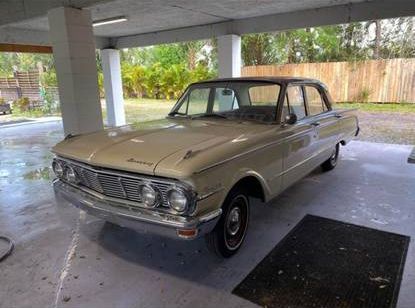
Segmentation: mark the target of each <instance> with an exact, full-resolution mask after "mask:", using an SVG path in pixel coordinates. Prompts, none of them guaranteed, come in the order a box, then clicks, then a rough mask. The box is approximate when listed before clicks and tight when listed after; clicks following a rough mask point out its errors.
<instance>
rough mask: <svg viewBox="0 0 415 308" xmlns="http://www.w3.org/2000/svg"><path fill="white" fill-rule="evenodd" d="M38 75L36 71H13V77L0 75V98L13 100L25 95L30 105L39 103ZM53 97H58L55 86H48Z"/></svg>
mask: <svg viewBox="0 0 415 308" xmlns="http://www.w3.org/2000/svg"><path fill="white" fill-rule="evenodd" d="M39 80H40V75H39V72H38V71H29V72H14V73H13V77H0V98H3V99H4V100H5V101H14V100H17V99H19V98H22V97H27V98H28V99H29V101H30V102H31V104H32V106H34V107H36V106H38V105H41V104H42V102H43V97H42V95H41V93H40V81H39ZM47 89H48V91H49V93H51V94H52V95H53V98H54V99H57V97H58V88H57V87H48V88H47Z"/></svg>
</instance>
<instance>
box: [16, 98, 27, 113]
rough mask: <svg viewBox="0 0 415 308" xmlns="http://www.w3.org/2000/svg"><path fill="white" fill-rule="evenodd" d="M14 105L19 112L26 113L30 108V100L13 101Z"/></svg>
mask: <svg viewBox="0 0 415 308" xmlns="http://www.w3.org/2000/svg"><path fill="white" fill-rule="evenodd" d="M14 105H15V106H17V108H18V109H19V111H20V112H27V111H29V108H30V100H29V98H28V97H22V98H19V99H17V100H15V101H14Z"/></svg>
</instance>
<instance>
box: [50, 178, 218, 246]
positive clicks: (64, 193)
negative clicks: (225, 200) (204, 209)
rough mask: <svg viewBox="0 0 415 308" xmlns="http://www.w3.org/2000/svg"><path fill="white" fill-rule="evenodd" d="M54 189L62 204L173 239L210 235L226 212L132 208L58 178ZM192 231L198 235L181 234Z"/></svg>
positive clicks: (57, 198) (59, 202) (119, 223)
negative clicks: (176, 212)
mask: <svg viewBox="0 0 415 308" xmlns="http://www.w3.org/2000/svg"><path fill="white" fill-rule="evenodd" d="M53 188H54V191H55V198H56V202H57V204H58V205H59V206H62V205H63V204H65V203H67V202H69V203H71V204H72V205H74V206H76V207H77V208H79V209H81V210H84V211H85V212H87V213H88V214H90V215H92V216H95V217H98V218H101V219H104V220H106V221H110V222H112V223H114V224H117V225H120V226H122V227H127V228H131V229H135V230H138V231H145V232H149V233H155V234H159V235H162V236H168V237H172V238H183V239H194V238H196V237H199V236H201V235H203V234H206V233H208V232H210V231H212V229H213V228H214V227H215V225H216V223H217V222H218V220H219V218H220V215H221V214H222V210H221V209H218V210H215V211H213V212H211V213H208V214H205V215H203V216H199V217H183V216H177V215H173V214H168V213H160V212H156V211H155V210H149V209H144V208H137V207H135V208H134V209H133V210H132V209H129V208H127V207H126V205H124V204H123V203H121V202H120V203H118V202H114V201H107V200H105V199H101V198H98V197H95V196H93V195H91V194H88V193H86V192H84V191H82V190H80V189H78V188H76V187H73V186H71V185H69V184H66V183H64V182H62V181H61V180H58V179H57V180H55V181H54V182H53ZM130 208H131V206H130ZM189 230H196V234H195V235H194V236H183V235H179V233H180V231H189Z"/></svg>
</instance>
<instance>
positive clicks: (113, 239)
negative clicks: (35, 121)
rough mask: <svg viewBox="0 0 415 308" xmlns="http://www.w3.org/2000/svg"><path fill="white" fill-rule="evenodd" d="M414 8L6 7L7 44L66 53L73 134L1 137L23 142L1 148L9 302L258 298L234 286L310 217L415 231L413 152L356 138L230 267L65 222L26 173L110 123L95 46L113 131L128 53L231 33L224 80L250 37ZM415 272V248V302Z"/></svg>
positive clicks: (264, 224)
mask: <svg viewBox="0 0 415 308" xmlns="http://www.w3.org/2000/svg"><path fill="white" fill-rule="evenodd" d="M412 15H415V3H414V2H413V1H411V0H398V1H392V0H384V1H370V2H368V1H325V0H322V1H287V2H286V1H269V2H268V1H264V2H250V1H246V2H241V1H199V0H198V1H176V0H173V1H168V2H167V3H165V2H164V1H155V2H153V1H133V0H105V1H104V0H85V1H76V0H72V1H66V0H65V1H61V0H60V1H42V2H33V1H25V0H20V1H2V2H0V51H7V50H11V49H13V50H15V51H27V52H33V51H35V50H39V49H41V50H42V51H43V52H44V51H51V50H50V48H48V47H52V50H53V55H54V59H55V64H56V70H57V75H58V82H59V92H60V102H61V110H62V118H63V129H64V133H63V134H62V132H61V129H60V127H59V125H56V124H51V123H47V124H45V125H44V126H39V127H38V128H36V129H33V130H31V129H25V130H19V128H11V129H10V130H9V131H6V132H4V133H1V134H0V136H1V140H0V142H1V143H0V145H1V146H5V149H6V146H9V147H8V148H7V151H6V150H3V149H2V153H0V159H1V161H2V162H3V166H4V168H2V169H1V170H0V171H1V172H0V183H1V184H2V188H1V190H0V193H1V195H0V204H1V208H0V213H2V215H1V217H0V225H1V226H5V229H6V230H5V231H6V232H7V234H9V235H12V236H13V237H15V239H16V242H17V249H16V251H15V253H14V255H13V257H11V258H9V259H8V260H7V261H5V262H3V263H2V264H0V269H1V271H2V273H3V275H1V276H2V278H1V279H5V280H6V283H3V282H2V283H1V285H3V286H5V287H0V297H1V298H2V305H4V306H5V307H12V306H19V307H28V306H54V307H61V306H63V307H64V306H65V305H66V306H74V307H77V306H87V305H88V306H94V307H95V306H96V307H99V306H103V307H107V306H108V307H113V306H121V307H124V306H128V307H129V306H139V307H153V306H156V307H161V306H169V307H170V306H192V307H194V306H196V307H199V306H200V307H206V306H218V305H220V306H226V307H227V306H233V307H239V306H251V305H252V304H251V303H250V302H248V301H245V300H243V299H241V298H239V297H237V296H234V295H231V291H232V289H233V288H234V287H235V286H236V285H237V284H238V283H239V282H240V281H241V280H242V279H243V278H244V277H245V276H246V275H247V274H248V273H249V272H250V271H251V270H252V269H253V268H254V267H255V266H256V264H258V262H259V261H261V260H262V259H263V258H264V256H265V255H266V254H267V253H268V252H269V251H270V250H271V249H272V248H273V247H274V246H275V245H276V244H277V243H278V242H279V241H280V240H281V239H282V238H283V237H284V236H285V234H286V233H287V232H288V231H289V230H290V229H291V228H292V227H293V226H294V225H295V224H296V223H297V222H298V221H299V220H300V219H301V218H302V217H303V216H304V215H305V214H307V213H311V214H314V215H320V216H325V217H330V218H334V219H338V220H342V221H348V222H352V223H355V224H360V225H365V226H369V227H372V228H377V229H382V230H386V231H390V232H396V233H401V234H406V235H409V236H411V237H413V236H415V229H414V226H413V217H414V215H415V212H414V209H413V204H415V194H414V193H415V192H414V189H413V187H414V185H415V173H414V170H413V168H408V165H407V157H408V155H409V153H410V151H411V148H410V147H408V146H389V145H382V144H370V143H361V142H354V143H353V144H351V146H350V147H348V148H345V149H344V152H343V153H342V160H344V161H345V162H347V164H346V163H344V164H341V165H339V169H338V170H337V172H336V173H332V174H324V175H320V174H319V176H318V177H317V176H316V174H312V175H311V176H309V177H307V178H306V179H304V180H303V181H301V182H300V183H299V184H298V185H296V186H294V187H292V188H290V189H289V190H288V191H287V192H285V193H284V194H283V195H281V196H280V197H279V198H278V200H275V201H272V202H271V203H272V204H271V206H270V207H269V206H268V205H266V206H265V205H262V204H260V203H259V202H258V204H257V205H256V206H255V209H254V213H253V218H254V219H253V226H252V234H251V236H250V237H249V238H248V239H247V243H246V244H245V245H246V249H245V250H244V251H242V254H241V255H240V256H238V258H234V259H231V260H226V261H223V260H218V259H216V258H215V257H213V256H211V255H208V253H207V251H206V250H205V248H204V245H203V241H196V242H191V243H188V242H175V241H170V240H165V239H163V238H159V237H157V236H152V235H145V236H137V235H136V234H135V233H134V232H133V231H130V230H126V229H122V228H115V227H114V226H109V225H105V224H103V223H102V222H100V221H97V220H95V219H91V218H89V217H87V218H85V217H82V216H81V217H79V212H76V211H75V212H71V213H67V214H68V215H67V216H71V215H72V216H73V224H72V225H70V226H62V225H61V223H60V220H59V217H58V215H57V213H55V212H54V210H53V208H54V207H53V201H52V199H53V197H52V192H51V190H50V187H49V186H48V185H45V184H44V183H37V184H36V185H29V186H28V185H26V184H25V180H22V177H23V178H24V177H27V176H28V175H27V174H26V173H25V171H24V170H26V169H23V168H25V166H32V167H36V168H41V167H42V166H43V161H44V160H45V159H46V160H47V159H50V156H48V154H47V153H48V149H49V148H50V146H52V145H53V143H55V142H57V141H58V140H59V139H61V138H62V137H63V136H65V135H67V134H79V133H85V132H91V131H95V130H98V129H101V128H103V123H102V113H101V106H100V102H99V95H98V85H97V69H96V62H95V49H100V50H101V55H102V60H103V72H104V78H105V80H104V85H105V93H106V104H107V111H108V112H107V117H108V118H107V121H108V125H110V126H119V125H123V124H125V115H124V107H123V95H122V84H121V70H120V58H119V52H118V50H119V49H122V48H129V47H142V46H149V45H155V44H162V43H172V42H180V41H188V40H197V39H205V38H217V39H218V50H219V54H218V56H219V59H218V60H219V75H220V77H237V76H239V75H240V67H241V55H240V53H241V40H240V36H241V35H243V34H247V33H257V32H266V31H277V30H285V29H292V28H300V27H311V26H319V25H327V24H335V23H345V22H352V21H362V20H372V19H382V18H392V17H399V16H412ZM99 23H101V24H102V25H99ZM94 25H95V26H94ZM45 47H46V49H45ZM16 134H20V135H21V136H22V137H21V138H20V139H18V140H16V138H15V136H16ZM2 172H3V173H2ZM5 174H7V176H6V177H4V175H5ZM30 176H32V175H30ZM36 176H37V175H36ZM322 187H324V188H323V190H322ZM324 190H329V193H327V191H324ZM339 200H341V202H339ZM77 215H78V216H77ZM73 227H74V229H73ZM1 229H2V228H0V233H1V232H3V231H4V230H1ZM19 246H20V247H19ZM252 247H255V248H252ZM414 268H415V257H414V249H413V248H412V247H411V246H410V248H409V252H408V259H407V262H406V265H405V272H404V275H403V279H402V287H401V290H400V297H399V302H398V306H399V307H412V306H413V303H414V302H415V297H414V292H415V271H414Z"/></svg>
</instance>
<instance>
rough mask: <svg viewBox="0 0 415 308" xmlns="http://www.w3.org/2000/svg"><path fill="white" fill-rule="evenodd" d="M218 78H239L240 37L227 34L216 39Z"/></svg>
mask: <svg viewBox="0 0 415 308" xmlns="http://www.w3.org/2000/svg"><path fill="white" fill-rule="evenodd" d="M218 62H219V63H218V64H219V78H228V77H240V76H241V37H240V36H239V35H234V34H229V35H223V36H219V37H218Z"/></svg>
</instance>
